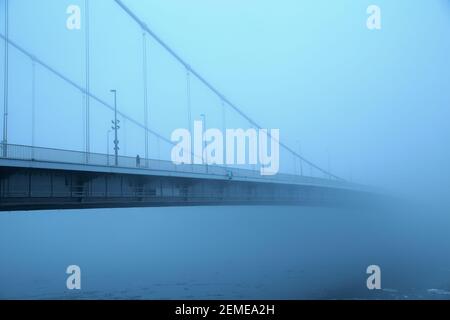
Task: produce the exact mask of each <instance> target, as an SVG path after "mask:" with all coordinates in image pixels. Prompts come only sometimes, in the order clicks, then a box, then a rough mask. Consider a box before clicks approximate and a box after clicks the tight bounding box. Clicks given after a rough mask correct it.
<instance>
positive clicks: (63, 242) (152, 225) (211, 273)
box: [0, 206, 450, 299]
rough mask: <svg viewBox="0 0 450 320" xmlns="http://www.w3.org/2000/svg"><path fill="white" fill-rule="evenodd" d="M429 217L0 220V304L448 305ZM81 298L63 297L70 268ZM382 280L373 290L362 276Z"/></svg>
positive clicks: (314, 211) (449, 258)
mask: <svg viewBox="0 0 450 320" xmlns="http://www.w3.org/2000/svg"><path fill="white" fill-rule="evenodd" d="M443 212H445V211H443V210H438V209H433V210H431V209H429V208H428V209H427V210H421V209H417V208H414V209H405V208H403V209H401V210H400V209H395V210H394V209H391V210H386V209H380V208H378V209H373V208H372V209H345V210H344V209H331V208H312V207H311V208H310V207H244V206H243V207H195V208H145V209H143V208H139V209H114V210H111V209H102V210H85V211H54V212H35V213H11V214H2V215H0V298H6V299H10V298H26V299H52V298H57V299H310V298H325V299H341V298H346V299H386V298H387V299H418V298H425V299H449V297H450V255H449V254H448V253H449V249H450V241H449V238H448V234H447V233H448V232H447V230H448V226H450V219H449V218H448V217H447V216H446V215H445V214H443ZM72 264H76V265H79V266H80V267H81V272H82V290H81V291H69V290H67V289H66V287H65V284H66V277H67V275H66V273H65V270H66V268H67V266H69V265H72ZM372 264H377V265H379V266H380V267H381V271H382V287H383V290H381V291H369V290H368V289H367V288H366V279H367V275H366V268H367V266H369V265H372Z"/></svg>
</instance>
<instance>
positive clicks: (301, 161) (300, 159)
mask: <svg viewBox="0 0 450 320" xmlns="http://www.w3.org/2000/svg"><path fill="white" fill-rule="evenodd" d="M297 145H298V155H299V156H300V157H299V161H300V175H301V176H303V159H302V158H301V157H302V145H301V144H300V140H297Z"/></svg>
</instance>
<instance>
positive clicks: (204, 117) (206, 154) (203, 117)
mask: <svg viewBox="0 0 450 320" xmlns="http://www.w3.org/2000/svg"><path fill="white" fill-rule="evenodd" d="M200 117H202V119H203V126H204V127H205V128H204V130H205V132H206V115H205V114H204V113H202V114H201V115H200ZM203 141H204V144H205V146H204V150H203V152H204V153H205V160H206V173H208V171H209V170H208V152H206V139H205V134H203ZM202 158H203V154H202Z"/></svg>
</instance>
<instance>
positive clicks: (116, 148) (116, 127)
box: [111, 90, 120, 166]
mask: <svg viewBox="0 0 450 320" xmlns="http://www.w3.org/2000/svg"><path fill="white" fill-rule="evenodd" d="M111 92H112V93H113V94H114V120H112V121H111V122H112V124H113V126H112V129H113V130H114V163H115V165H116V166H118V165H119V149H120V148H119V140H118V138H117V130H119V129H120V127H119V123H120V121H119V120H117V91H116V90H111Z"/></svg>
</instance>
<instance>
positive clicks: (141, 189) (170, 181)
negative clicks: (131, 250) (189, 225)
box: [0, 167, 362, 211]
mask: <svg viewBox="0 0 450 320" xmlns="http://www.w3.org/2000/svg"><path fill="white" fill-rule="evenodd" d="M357 194H358V195H357ZM361 194H362V193H361V192H357V191H352V190H343V189H342V190H341V189H335V188H327V187H317V186H306V185H305V186H302V185H290V184H275V183H257V182H245V181H234V180H226V179H222V180H211V179H198V178H186V177H167V176H142V175H133V174H118V173H101V172H100V173H97V172H87V171H86V172H83V171H68V170H53V169H41V168H17V167H0V211H22V210H24V211H26V210H51V209H86V208H122V207H156V206H197V205H322V206H324V205H337V204H343V203H347V202H348V201H349V200H350V201H353V200H354V199H356V198H358V199H361ZM356 195H357V197H355V196H356Z"/></svg>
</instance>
